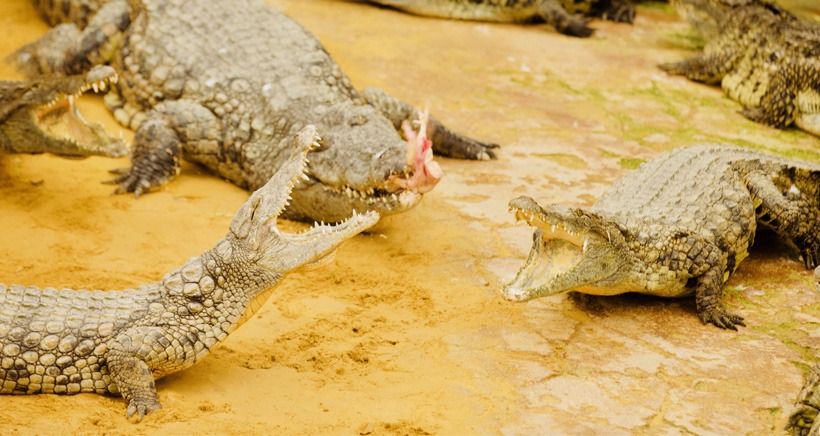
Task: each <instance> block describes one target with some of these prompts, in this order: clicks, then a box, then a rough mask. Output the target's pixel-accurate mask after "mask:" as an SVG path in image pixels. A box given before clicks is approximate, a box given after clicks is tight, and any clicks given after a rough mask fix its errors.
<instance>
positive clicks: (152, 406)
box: [127, 398, 162, 421]
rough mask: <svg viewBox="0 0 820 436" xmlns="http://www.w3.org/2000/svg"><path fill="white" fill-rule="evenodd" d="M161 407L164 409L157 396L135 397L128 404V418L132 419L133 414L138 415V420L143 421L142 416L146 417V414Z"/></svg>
mask: <svg viewBox="0 0 820 436" xmlns="http://www.w3.org/2000/svg"><path fill="white" fill-rule="evenodd" d="M159 409H162V405H161V404H159V401H158V400H157V399H156V398H148V399H137V398H134V399H132V400H131V402H130V403H129V404H128V412H127V417H128V419H131V417H132V416H134V415H137V417H138V421H142V418H144V417H145V415H147V414H149V413H151V412H156V411H157V410H159Z"/></svg>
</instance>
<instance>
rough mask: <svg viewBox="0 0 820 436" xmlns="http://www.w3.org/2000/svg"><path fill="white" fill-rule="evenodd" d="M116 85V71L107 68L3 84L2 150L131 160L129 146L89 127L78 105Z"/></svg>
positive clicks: (0, 83)
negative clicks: (90, 92)
mask: <svg viewBox="0 0 820 436" xmlns="http://www.w3.org/2000/svg"><path fill="white" fill-rule="evenodd" d="M116 81H117V73H116V72H115V71H114V69H113V68H111V67H109V66H102V65H101V66H97V67H94V68H93V69H91V70H90V71H88V73H84V74H77V75H73V76H54V75H52V76H48V77H43V78H40V79H37V80H32V81H0V152H3V153H52V154H55V155H60V156H71V157H85V156H90V155H99V156H109V157H120V156H125V154H127V153H128V147H127V146H126V144H125V142H124V141H122V140H121V139H115V138H111V137H110V136H108V135H107V134H106V133H105V131H104V130H103V128H102V127H101V126H99V125H97V124H92V123H89V122H88V121H87V120H86V119H85V117H83V115H82V114H81V113H80V110H79V109H78V108H77V106H76V105H75V104H74V99H75V98H77V97H78V96H79V95H80V94H82V93H84V92H86V91H88V90H89V89H92V88H93V89H95V90H96V89H101V90H105V88H106V87H107V86H110V84H112V83H116Z"/></svg>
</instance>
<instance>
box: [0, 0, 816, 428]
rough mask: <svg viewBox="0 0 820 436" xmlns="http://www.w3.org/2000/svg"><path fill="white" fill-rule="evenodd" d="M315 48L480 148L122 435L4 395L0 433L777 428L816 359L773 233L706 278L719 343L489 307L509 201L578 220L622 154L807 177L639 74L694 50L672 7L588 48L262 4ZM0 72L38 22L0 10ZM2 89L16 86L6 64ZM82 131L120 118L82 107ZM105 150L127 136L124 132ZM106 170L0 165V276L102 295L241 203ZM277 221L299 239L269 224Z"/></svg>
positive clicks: (265, 313)
mask: <svg viewBox="0 0 820 436" xmlns="http://www.w3.org/2000/svg"><path fill="white" fill-rule="evenodd" d="M270 3H271V4H273V5H275V6H278V7H280V8H282V9H283V10H284V11H285V12H286V13H288V14H289V15H290V16H291V17H293V18H295V19H297V20H298V21H300V22H301V23H302V24H303V25H305V26H306V27H307V28H308V29H310V30H311V31H313V32H314V33H316V34H317V36H318V37H319V39H320V40H322V42H323V43H324V44H325V45H326V47H327V49H328V51H329V52H330V53H331V54H332V55H333V56H334V57H335V59H336V60H337V61H338V62H339V63H340V64H341V66H342V68H343V70H344V71H346V72H347V73H348V75H349V76H350V77H351V79H352V80H353V82H354V83H355V84H356V85H357V86H359V87H364V86H379V87H382V88H384V89H385V90H387V91H388V92H390V93H391V94H393V95H395V96H397V97H400V98H403V99H405V100H407V101H411V102H414V103H416V104H418V105H420V106H424V105H427V106H429V107H430V108H431V111H432V112H433V113H434V114H435V115H436V116H437V117H438V118H439V119H441V120H443V121H444V122H446V123H448V124H449V125H450V126H451V127H453V128H455V129H457V130H459V131H461V132H466V133H469V134H471V135H473V136H475V137H478V138H483V139H486V140H490V141H494V142H497V143H499V144H501V145H502V147H503V148H502V149H501V152H500V158H499V160H497V161H493V162H464V161H457V160H450V159H441V160H440V162H441V165H442V167H443V168H444V170H445V178H444V180H443V181H442V182H441V183H440V185H439V186H438V187H437V188H436V189H435V190H434V191H432V192H431V193H429V194H428V195H426V196H425V199H424V200H423V201H422V203H421V204H420V205H419V206H418V207H416V208H415V209H413V210H411V211H409V212H407V213H405V214H402V215H400V216H396V217H394V218H392V219H389V220H387V222H386V223H384V225H382V226H381V227H380V229H379V230H378V232H377V233H375V234H370V235H362V236H358V237H356V238H354V239H353V240H351V241H350V242H348V243H347V244H346V245H344V246H343V247H342V248H341V249H340V250H339V252H338V254H337V256H336V261H335V262H334V263H333V264H331V265H328V266H326V267H324V268H322V269H319V270H316V271H312V272H306V273H300V274H293V275H290V276H288V277H286V278H285V280H283V282H282V283H281V285H280V286H279V288H278V289H277V290H276V291H275V293H274V294H273V296H272V298H271V299H270V300H269V301H268V303H267V304H265V305H264V306H263V307H262V309H261V310H260V311H259V312H258V313H257V315H256V316H254V317H253V319H251V320H250V321H249V322H247V323H246V324H245V325H243V326H242V328H240V329H239V330H238V331H237V332H235V333H234V334H232V335H231V336H230V337H229V338H228V340H227V341H226V342H225V343H224V345H223V346H222V347H221V348H219V349H217V350H216V351H215V352H214V353H213V354H212V355H211V356H209V357H208V358H206V359H204V360H203V361H202V362H201V363H200V364H198V365H197V366H194V367H193V368H191V369H189V370H186V371H183V372H180V373H177V374H174V375H172V376H169V377H167V378H165V379H163V380H161V381H159V382H158V383H157V388H158V391H159V398H160V401H161V402H162V404H163V407H164V408H163V409H162V410H160V411H158V412H156V413H153V414H151V415H149V416H148V417H147V418H146V419H145V420H144V421H143V422H142V423H139V424H135V423H133V422H129V421H127V420H126V419H125V402H124V401H123V400H122V399H121V398H107V397H102V396H98V395H91V394H83V395H75V396H71V397H68V396H56V395H35V396H14V397H12V396H4V397H0V423H1V424H0V425H1V426H2V428H3V433H4V434H32V433H39V434H50V433H57V432H61V433H69V432H70V433H94V434H123V433H131V434H133V433H138V434H181V433H188V434H206V433H207V434H212V433H214V432H217V433H224V434H237V435H238V434H465V433H472V434H486V433H489V434H495V433H505V434H534V433H547V432H554V433H573V434H593V433H603V432H606V433H608V434H625V433H637V434H659V433H662V434H681V433H695V434H729V433H732V434H737V433H757V434H760V433H777V432H778V431H779V429H780V428H782V427H783V425H784V424H785V421H786V417H787V416H788V412H789V410H790V408H791V404H792V401H793V400H794V398H795V397H796V395H797V392H798V389H799V387H800V385H801V383H802V379H803V375H804V373H805V371H806V369H807V368H808V365H809V363H811V362H813V361H814V360H815V359H817V357H818V353H817V352H816V351H815V350H817V349H820V318H819V317H818V316H817V311H818V308H820V297H818V295H817V293H816V291H815V290H814V288H813V283H812V275H811V272H807V271H805V270H804V269H803V267H802V264H801V263H800V262H799V260H798V256H797V254H796V253H795V252H794V251H791V250H790V249H789V248H788V247H786V246H785V245H784V244H783V243H782V242H780V241H778V240H777V239H774V238H766V237H761V238H760V239H759V241H758V244H757V245H756V247H755V249H754V250H753V254H752V255H751V257H750V258H749V259H747V260H746V261H744V262H743V263H742V264H741V265H740V268H739V269H738V271H737V273H736V274H735V275H734V276H733V278H732V279H731V280H730V282H729V284H728V291H727V297H726V305H727V306H728V308H729V309H730V310H731V311H734V312H736V313H739V314H741V315H743V316H745V317H746V321H747V325H748V327H746V328H744V329H741V331H740V332H737V333H735V332H727V331H721V330H719V329H717V328H714V327H711V326H704V325H701V323H700V321H698V319H697V317H696V316H695V311H694V302H693V301H692V300H691V299H680V300H669V299H660V298H650V297H641V296H632V295H629V296H621V297H611V298H597V299H593V300H592V301H591V302H589V303H586V304H579V303H576V302H575V301H573V299H571V298H569V297H567V296H566V295H558V296H553V297H548V298H543V299H540V300H537V301H533V302H528V303H524V304H511V303H507V302H505V301H503V300H502V299H501V298H500V296H499V289H500V288H501V286H502V285H503V283H505V282H506V281H507V280H509V279H510V278H511V277H512V276H513V275H514V274H515V272H516V271H517V268H518V266H519V265H520V264H521V262H522V261H523V259H524V258H525V256H526V253H527V252H528V250H529V246H530V240H531V239H530V238H531V232H530V231H529V230H528V229H527V228H526V227H516V226H514V225H513V219H512V217H511V216H509V215H508V214H507V212H506V210H507V208H506V204H507V202H508V201H509V200H510V199H511V198H513V197H515V196H518V195H522V194H527V195H530V196H533V197H534V198H535V199H536V200H538V201H540V202H545V203H548V202H560V203H565V204H569V205H576V206H580V205H589V204H591V203H592V202H593V201H594V199H595V198H597V197H598V196H599V195H600V194H601V192H602V191H603V190H604V189H605V187H606V186H608V185H609V184H610V183H611V182H612V181H613V180H614V179H616V178H617V177H619V176H621V175H623V174H624V173H625V172H626V171H628V170H629V169H631V168H634V167H635V166H637V164H638V163H640V162H641V161H642V160H646V159H649V158H651V157H653V156H655V155H657V154H658V153H660V152H662V151H665V150H669V149H672V148H675V147H679V146H684V145H689V144H693V143H699V142H722V143H731V144H738V145H743V146H749V147H755V148H760V149H766V150H770V151H774V152H779V153H782V154H786V155H792V156H795V155H796V156H801V157H803V158H807V159H811V160H813V161H816V162H820V154H818V152H817V147H818V144H820V142H819V140H818V138H816V137H812V136H810V135H807V134H804V133H802V132H800V131H797V130H794V129H790V130H785V131H781V130H776V129H772V128H768V127H765V126H761V125H758V124H755V123H752V122H750V121H747V120H745V119H744V118H743V117H742V116H740V115H739V114H738V113H737V112H738V110H739V109H740V108H739V106H738V105H737V104H736V103H735V102H733V101H731V100H728V99H726V98H724V97H723V94H722V92H721V91H720V89H718V88H712V87H707V86H703V85H698V84H695V83H691V82H688V81H686V80H684V79H682V78H677V77H669V76H666V75H665V74H664V73H662V72H661V71H659V70H658V69H657V68H656V67H655V65H656V64H657V63H659V62H666V61H673V60H678V59H681V58H683V57H685V56H689V55H691V54H693V53H694V51H693V50H694V45H693V43H692V38H691V36H690V35H689V33H688V30H687V26H686V25H685V24H684V23H682V22H681V21H680V20H679V19H678V18H677V17H676V16H674V15H673V14H672V13H671V11H669V10H668V7H666V6H663V5H659V4H649V5H648V6H643V7H641V8H640V9H639V15H638V17H637V19H636V23H635V25H634V26H628V25H619V24H614V23H609V22H602V21H594V22H593V26H594V27H596V28H597V29H599V30H598V33H597V34H596V36H595V37H594V38H591V39H589V40H581V39H573V38H568V37H564V36H561V35H558V34H556V33H555V32H553V31H552V30H550V29H548V28H545V27H544V26H537V25H536V26H513V25H491V24H481V23H469V22H454V21H444V20H434V19H423V18H418V17H413V16H409V15H405V14H401V13H397V12H394V11H390V10H385V9H379V8H375V7H371V6H366V5H360V4H353V3H347V2H342V1H337V0H313V1H309V2H306V1H304V0H302V1H300V0H271V1H270ZM0 28H2V29H4V36H7V38H6V39H4V40H3V41H0V56H6V55H7V54H8V53H10V52H11V51H12V50H13V49H14V48H16V47H19V46H20V45H22V44H24V43H26V42H28V41H31V40H33V39H35V38H37V37H38V36H39V35H41V34H42V33H43V32H45V31H46V29H47V27H46V26H45V25H44V24H43V23H42V22H40V21H39V20H38V18H37V17H36V15H35V13H34V11H33V8H32V7H31V6H30V5H29V2H27V1H24V0H6V1H4V2H3V3H2V4H0ZM0 77H3V78H19V77H20V76H19V75H17V73H15V72H14V71H13V70H12V69H11V68H10V67H8V66H7V65H3V66H0ZM82 100H83V101H82V103H83V105H82V107H83V109H84V110H85V113H86V115H87V116H88V117H89V118H95V119H102V120H104V121H105V123H106V126H107V128H108V129H109V130H110V131H111V132H112V133H116V132H117V131H118V129H119V127H118V126H117V125H116V123H115V122H114V121H113V119H112V118H111V117H110V115H108V113H107V112H106V111H105V109H103V108H102V105H101V100H100V99H99V98H98V97H83V99H82ZM125 135H126V138H128V139H130V138H131V137H132V132H129V131H126V132H125ZM127 164H128V162H127V159H105V158H89V159H85V160H65V159H60V158H57V157H53V156H49V155H38V156H9V155H7V156H0V198H2V201H0V228H3V229H5V231H4V232H3V237H2V238H0V252H2V253H4V256H3V257H4V261H3V262H2V264H0V280H2V282H3V283H19V284H26V285H37V286H41V287H45V286H56V287H71V288H95V289H96V288H102V289H119V288H123V287H132V286H136V285H138V284H140V283H145V282H150V281H155V280H157V279H159V278H161V277H162V275H163V274H164V273H165V272H167V271H170V270H171V269H172V268H174V267H176V266H178V265H180V264H182V263H183V262H184V261H185V260H186V259H187V258H189V257H191V256H194V255H198V254H199V253H201V252H202V251H203V250H205V249H207V248H209V247H211V246H212V245H213V243H214V242H215V241H217V240H218V239H219V238H220V237H221V236H222V235H224V233H225V232H226V230H227V227H228V223H229V222H230V219H231V217H232V216H233V214H234V213H235V211H236V210H237V209H238V207H239V206H240V205H241V204H242V202H244V200H245V199H246V198H247V193H246V192H244V191H242V190H241V189H238V188H236V187H235V186H233V185H231V184H229V183H228V182H225V181H222V180H220V179H218V178H216V177H214V176H212V175H209V174H208V173H207V171H204V170H202V169H200V168H198V167H196V166H193V165H185V166H184V168H183V173H182V175H181V176H180V177H178V178H177V180H176V181H174V182H173V183H171V184H169V185H168V186H167V187H165V188H164V189H162V190H161V191H159V192H156V193H152V194H149V195H145V196H143V197H141V198H139V199H138V200H135V199H134V198H133V197H132V196H125V195H124V196H115V195H111V191H112V187H111V186H109V185H102V184H100V181H101V180H105V179H107V178H109V177H110V175H109V174H108V173H107V170H109V169H112V168H117V167H122V166H126V165H127ZM285 227H286V228H287V229H291V230H295V229H299V228H301V227H302V226H301V225H300V224H295V223H294V224H286V225H285Z"/></svg>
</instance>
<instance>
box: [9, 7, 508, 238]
mask: <svg viewBox="0 0 820 436" xmlns="http://www.w3.org/2000/svg"><path fill="white" fill-rule="evenodd" d="M36 3H38V4H37V6H38V9H39V10H40V11H41V13H42V15H43V16H44V17H45V18H46V19H47V20H48V21H50V22H51V23H57V22H60V21H62V20H74V21H77V22H79V23H81V24H83V23H87V26H86V27H85V28H84V29H83V30H82V31H80V30H79V29H78V28H77V26H76V25H75V24H74V23H65V24H61V25H59V26H57V27H55V28H54V29H52V30H50V31H49V32H48V33H47V34H46V35H45V36H44V37H43V38H41V39H40V40H39V41H37V42H35V43H33V44H31V45H29V46H27V47H24V48H23V49H21V50H20V51H19V52H18V53H17V55H16V60H17V61H18V62H19V63H20V64H21V65H22V66H23V67H24V70H25V71H27V72H29V73H39V72H49V71H58V72H61V73H73V72H76V71H77V70H79V71H82V70H84V69H86V68H88V67H89V66H90V65H93V64H100V63H104V62H109V61H110V63H111V65H112V66H114V68H115V69H116V70H117V72H118V73H119V75H120V81H119V82H118V84H117V86H116V87H114V89H113V91H115V92H109V93H108V95H107V96H106V103H107V104H108V106H109V108H110V109H111V110H112V111H113V112H114V116H115V118H116V119H117V120H118V121H119V122H120V123H122V124H125V125H128V126H130V127H132V128H135V129H136V135H135V139H134V144H133V151H132V154H131V161H132V167H131V168H130V169H127V170H125V171H123V172H122V174H121V176H120V177H119V178H118V179H116V181H115V182H116V183H118V184H119V188H118V192H135V193H136V194H137V195H139V194H140V193H141V192H144V191H147V190H149V189H151V188H154V187H157V186H160V185H162V184H165V183H167V182H168V181H170V180H171V179H172V178H173V177H175V176H176V174H177V173H178V172H179V169H180V160H181V158H182V157H185V158H187V159H188V160H190V161H193V162H196V163H199V164H202V165H204V166H205V167H207V168H209V169H211V170H213V171H215V172H216V173H218V174H219V175H221V176H222V177H224V178H226V179H228V180H230V181H231V182H233V183H235V184H236V185H238V186H240V187H243V188H248V189H256V188H258V187H260V186H261V185H262V184H264V183H265V181H267V180H268V179H269V178H270V176H271V174H273V172H274V171H275V170H276V168H278V167H279V164H281V162H282V161H283V160H284V158H285V157H286V156H287V155H288V154H289V152H288V150H287V147H288V144H289V139H288V138H290V136H292V135H293V134H294V133H295V132H298V130H299V129H301V128H302V127H304V126H305V124H307V123H311V124H315V125H316V126H317V128H318V129H319V130H320V131H322V132H323V135H322V136H323V140H322V141H321V145H322V147H321V148H319V149H318V150H314V151H312V152H311V155H310V164H309V167H308V172H307V174H308V176H309V177H310V180H309V181H308V182H307V183H303V184H300V185H299V186H298V187H297V188H296V190H294V192H293V198H294V199H293V202H292V203H291V207H289V208H288V209H287V210H286V211H285V216H287V217H288V218H292V219H299V220H305V221H313V220H324V221H328V222H333V221H337V220H340V219H343V218H345V217H347V216H349V215H350V213H351V212H352V211H353V210H354V209H356V210H360V211H361V210H377V211H379V212H380V213H383V214H387V213H394V212H400V211H404V210H407V209H408V208H410V207H412V206H413V205H415V204H416V203H418V201H420V199H421V196H422V194H423V193H425V192H427V191H429V190H430V189H432V188H433V187H434V186H435V185H436V183H437V182H438V181H439V179H440V177H441V170H440V168H439V167H438V164H437V163H436V162H434V161H432V155H431V153H432V152H431V151H430V150H429V149H430V146H431V145H430V141H428V140H427V139H426V138H425V137H424V135H418V134H417V133H415V132H414V131H412V132H411V130H410V129H409V128H408V129H404V130H405V131H406V132H407V133H409V135H410V137H408V138H407V139H408V141H407V142H405V141H403V140H402V138H401V137H400V136H399V134H398V130H400V129H402V125H403V124H404V123H405V122H406V121H408V120H409V119H412V118H414V117H415V116H416V110H415V109H414V108H413V107H412V106H410V105H409V104H407V103H404V102H402V101H399V100H396V99H394V98H392V97H390V96H389V95H387V94H386V93H384V92H383V91H380V90H377V89H372V88H370V89H365V90H363V91H361V92H360V91H358V90H356V89H355V88H354V87H353V86H352V84H351V83H350V80H349V79H348V77H347V76H346V75H345V74H344V73H343V72H342V71H341V70H340V68H339V66H338V65H337V64H336V62H334V61H333V59H332V58H331V57H330V55H329V54H328V53H327V51H325V49H324V48H323V47H322V45H321V44H320V43H319V41H318V40H317V39H316V37H314V36H313V35H312V34H311V33H310V32H308V31H307V30H306V29H304V28H303V27H302V26H301V25H299V24H298V23H296V22H295V21H293V20H291V19H290V18H288V17H286V16H285V15H284V14H282V13H281V12H279V11H278V10H276V9H274V8H271V7H269V6H267V5H265V4H263V3H262V2H261V1H258V0H236V1H231V2H224V1H213V0H139V1H137V0H134V1H126V0H110V1H104V0H56V1H40V2H36ZM91 14H93V18H90V19H89V18H88V17H89V15H91ZM427 124H428V126H425V127H426V128H427V130H428V131H429V133H430V140H431V141H432V147H433V148H434V150H435V151H436V152H437V153H441V154H444V155H447V156H452V157H460V158H472V159H490V158H492V157H494V152H493V150H492V148H494V147H495V145H493V144H485V143H481V142H478V141H475V140H472V139H469V138H466V137H463V136H461V135H458V134H455V133H454V132H452V131H450V130H449V129H447V128H446V127H445V126H443V125H442V124H441V123H439V122H438V121H436V120H435V119H434V118H432V117H431V118H430V119H429V123H427Z"/></svg>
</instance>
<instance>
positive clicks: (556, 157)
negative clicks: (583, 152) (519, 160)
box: [532, 153, 589, 170]
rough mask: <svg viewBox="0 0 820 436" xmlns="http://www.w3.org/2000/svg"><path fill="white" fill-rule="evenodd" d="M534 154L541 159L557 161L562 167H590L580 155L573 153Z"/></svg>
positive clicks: (575, 168) (578, 168)
mask: <svg viewBox="0 0 820 436" xmlns="http://www.w3.org/2000/svg"><path fill="white" fill-rule="evenodd" d="M532 156H534V157H537V158H539V159H546V160H548V161H551V162H555V163H557V164H558V165H561V166H562V167H567V168H572V169H574V170H581V169H584V168H587V167H589V165H588V164H587V163H586V162H585V161H584V160H583V159H581V158H580V157H578V156H575V155H572V154H563V153H533V154H532Z"/></svg>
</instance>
